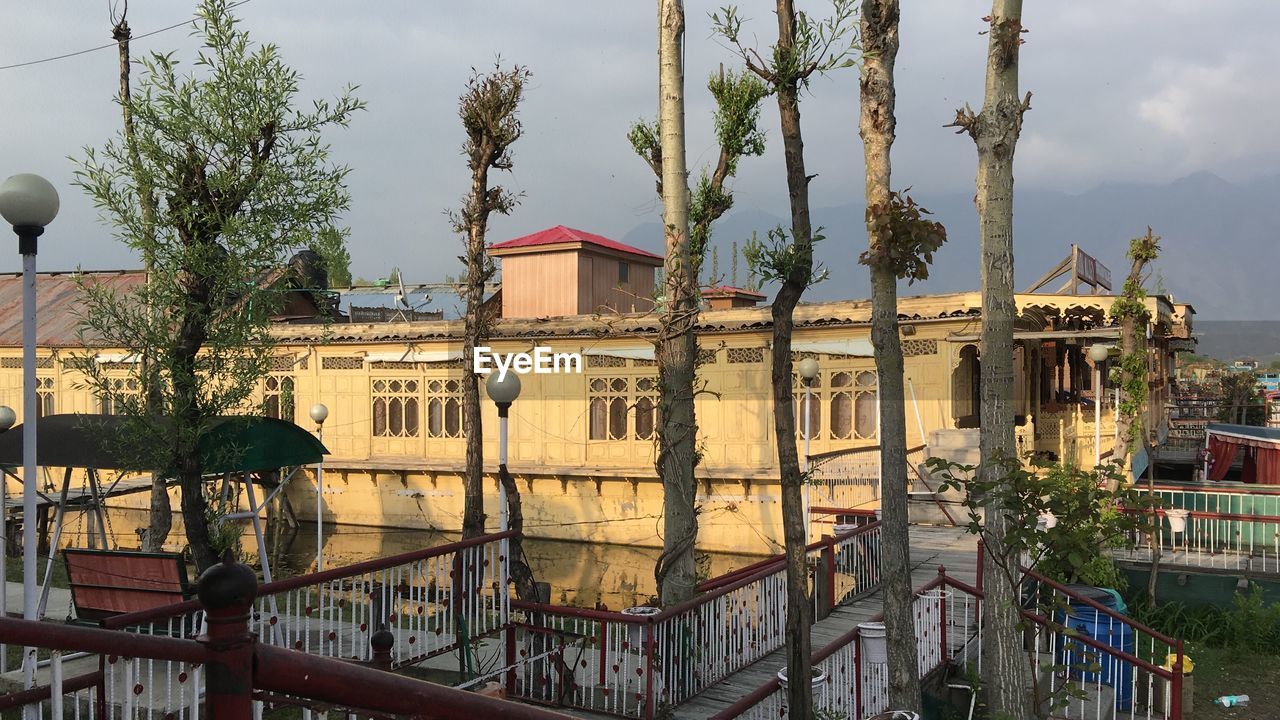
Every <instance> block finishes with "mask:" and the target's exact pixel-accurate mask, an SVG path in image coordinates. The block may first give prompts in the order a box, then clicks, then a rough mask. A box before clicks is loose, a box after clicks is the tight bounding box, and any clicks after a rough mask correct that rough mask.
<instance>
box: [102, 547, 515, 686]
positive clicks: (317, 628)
mask: <svg viewBox="0 0 1280 720" xmlns="http://www.w3.org/2000/svg"><path fill="white" fill-rule="evenodd" d="M514 536H515V533H514V532H505V533H496V534H493V535H484V536H481V537H477V538H472V539H470V540H463V541H460V542H454V543H448V544H446V545H441V546H438V547H433V548H427V549H424V550H415V551H412V552H407V553H402V554H399V555H393V556H390V557H386V558H380V559H377V560H369V561H366V562H361V563H356V564H354V565H348V566H345V567H341V568H334V569H331V570H325V571H323V572H319V573H312V574H310V575H300V576H297V577H293V578H288V579H284V580H277V581H275V582H271V583H267V584H265V585H263V586H262V587H261V588H260V592H259V595H258V600H257V604H256V606H255V608H254V614H253V623H254V627H255V629H256V630H257V632H258V636H259V637H260V638H262V641H263V642H265V643H269V644H272V645H276V646H279V647H288V648H291V649H294V650H302V651H304V652H307V653H309V654H313V655H321V656H325V657H336V658H342V659H356V660H369V659H371V655H370V652H371V651H370V650H369V636H370V635H371V634H372V633H374V632H376V631H377V630H378V629H379V628H382V627H385V628H386V629H387V630H389V631H390V632H391V633H392V634H393V636H394V639H395V656H394V658H393V665H395V666H400V665H409V664H413V663H416V662H419V661H421V660H423V659H426V658H429V657H432V656H435V655H439V654H441V653H445V652H449V651H451V650H453V649H455V648H457V647H458V646H459V644H465V643H466V642H467V641H469V640H470V639H472V638H476V637H481V636H484V635H489V634H493V633H495V632H498V631H500V630H501V629H502V628H504V627H506V625H507V623H508V617H509V614H510V607H509V605H508V602H509V597H510V595H509V592H508V591H507V587H508V578H509V573H508V568H507V559H506V557H505V556H504V555H503V548H504V547H505V546H506V543H505V542H504V541H505V540H506V539H508V538H511V537H514ZM200 610H201V607H200V604H199V602H197V601H195V600H190V601H187V602H184V603H176V604H173V605H168V606H164V607H160V608H155V609H152V610H145V611H142V612H135V613H128V614H125V615H119V616H116V617H113V618H110V619H109V620H106V621H105V622H104V623H103V627H107V628H118V629H128V630H130V631H132V632H137V633H142V634H148V635H164V636H170V637H172V636H184V635H191V634H193V633H195V632H198V631H199V629H200V628H201V626H202V622H203V619H202V617H201V612H200Z"/></svg>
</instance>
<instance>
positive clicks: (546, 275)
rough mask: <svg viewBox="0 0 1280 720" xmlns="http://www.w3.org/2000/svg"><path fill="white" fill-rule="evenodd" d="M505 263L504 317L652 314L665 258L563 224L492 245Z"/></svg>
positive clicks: (498, 256)
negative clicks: (658, 273)
mask: <svg viewBox="0 0 1280 720" xmlns="http://www.w3.org/2000/svg"><path fill="white" fill-rule="evenodd" d="M489 254H490V255H491V256H493V257H495V258H501V260H502V317H504V318H541V317H563V316H569V315H591V314H593V313H597V312H605V313H634V312H648V311H649V310H652V309H653V307H654V300H653V298H654V270H655V269H656V268H659V267H662V257H661V256H660V255H654V254H653V253H651V252H647V251H645V250H641V249H640V248H636V247H632V246H630V245H626V244H624V243H620V242H618V241H616V240H610V239H609V238H607V237H604V236H602V235H596V234H594V233H589V232H584V231H582V230H575V229H573V228H570V227H565V226H564V225H557V226H555V227H553V228H547V229H546V230H541V231H539V232H536V233H533V234H532V235H525V236H524V237H518V238H516V239H514V240H507V241H506V242H500V243H497V244H495V245H490V246H489Z"/></svg>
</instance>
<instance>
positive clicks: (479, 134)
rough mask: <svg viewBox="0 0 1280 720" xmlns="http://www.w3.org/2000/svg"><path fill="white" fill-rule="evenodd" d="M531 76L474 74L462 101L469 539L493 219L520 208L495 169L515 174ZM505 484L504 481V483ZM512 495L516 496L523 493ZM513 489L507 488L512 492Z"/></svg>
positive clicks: (477, 528) (481, 519) (478, 504)
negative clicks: (467, 177) (492, 175)
mask: <svg viewBox="0 0 1280 720" xmlns="http://www.w3.org/2000/svg"><path fill="white" fill-rule="evenodd" d="M528 78H529V71H528V70H527V69H525V68H523V67H521V66H519V65H517V66H514V67H512V68H511V69H510V70H502V68H501V67H499V66H497V65H495V66H494V70H493V72H492V73H490V74H488V75H483V74H480V73H474V74H473V75H472V77H471V80H470V82H469V83H468V86H467V91H466V92H464V93H463V94H462V96H461V97H460V98H459V99H458V115H459V117H461V119H462V126H463V128H464V129H465V130H466V132H467V140H466V142H465V143H463V146H462V153H463V155H465V156H466V157H467V167H468V168H470V170H471V190H470V192H469V193H468V194H467V196H466V197H465V198H464V200H463V206H462V210H461V211H460V212H458V213H455V214H451V217H452V219H453V226H454V229H455V230H457V231H458V232H460V233H464V234H465V235H466V253H465V255H464V256H463V261H464V262H465V263H466V266H467V278H466V283H465V288H464V290H463V293H464V294H465V296H466V303H467V311H466V317H465V319H464V324H463V338H462V357H463V363H464V367H465V369H464V371H463V374H462V422H463V431H464V433H465V434H466V439H467V460H466V469H465V471H464V474H463V479H462V484H463V489H464V493H465V499H464V505H463V511H462V537H463V538H473V537H476V536H478V535H483V534H484V531H485V512H484V428H483V427H482V426H481V419H480V383H479V381H478V379H477V377H476V375H475V373H474V372H473V371H472V369H471V362H472V358H473V357H474V355H475V349H476V348H477V347H479V346H480V345H481V344H482V343H483V342H484V339H485V338H487V337H488V335H489V326H490V323H491V320H492V318H491V317H490V316H489V314H488V312H486V311H484V310H483V309H482V307H483V305H484V286H485V283H486V282H488V281H489V279H490V278H492V277H493V275H494V267H493V261H492V260H491V259H490V258H489V254H488V250H487V249H486V248H485V235H486V234H487V232H488V228H489V216H490V214H491V213H494V212H497V213H501V214H503V215H505V214H507V213H509V212H511V209H512V208H513V207H515V204H516V200H517V196H515V195H512V194H511V193H509V192H507V191H506V190H505V189H503V188H502V187H501V186H497V185H490V183H489V170H490V169H491V168H494V169H498V170H510V169H511V166H512V161H511V155H510V153H509V149H510V147H511V144H512V143H514V142H515V141H516V140H518V139H519V138H520V135H521V133H522V128H521V125H520V120H519V116H518V113H519V109H520V101H521V100H522V99H523V97H524V84H525V81H526V80H527V79H528ZM500 482H501V480H500ZM510 490H511V491H512V492H515V486H514V485H512V486H511V488H510ZM505 491H506V490H505V489H504V492H505Z"/></svg>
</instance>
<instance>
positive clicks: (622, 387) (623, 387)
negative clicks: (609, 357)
mask: <svg viewBox="0 0 1280 720" xmlns="http://www.w3.org/2000/svg"><path fill="white" fill-rule="evenodd" d="M609 389H610V390H612V391H614V392H616V393H624V392H626V391H627V381H626V380H625V379H623V378H614V379H612V380H610V381H609Z"/></svg>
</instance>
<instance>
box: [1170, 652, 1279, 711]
mask: <svg viewBox="0 0 1280 720" xmlns="http://www.w3.org/2000/svg"><path fill="white" fill-rule="evenodd" d="M1188 655H1190V656H1191V660H1192V661H1193V662H1195V664H1196V669H1195V674H1194V678H1195V680H1194V682H1195V699H1194V700H1193V705H1194V706H1195V717H1196V718H1198V719H1200V718H1214V719H1216V718H1232V719H1233V720H1237V719H1238V720H1244V719H1246V718H1249V719H1252V718H1258V720H1262V719H1263V718H1274V717H1276V708H1280V656H1277V655H1268V654H1263V653H1253V652H1241V651H1238V650H1226V649H1222V648H1210V647H1200V648H1196V649H1195V650H1194V654H1191V652H1188ZM1222 695H1248V696H1249V705H1248V707H1233V708H1222V707H1218V706H1217V705H1214V704H1213V699H1214V698H1216V697H1220V696H1222Z"/></svg>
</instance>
